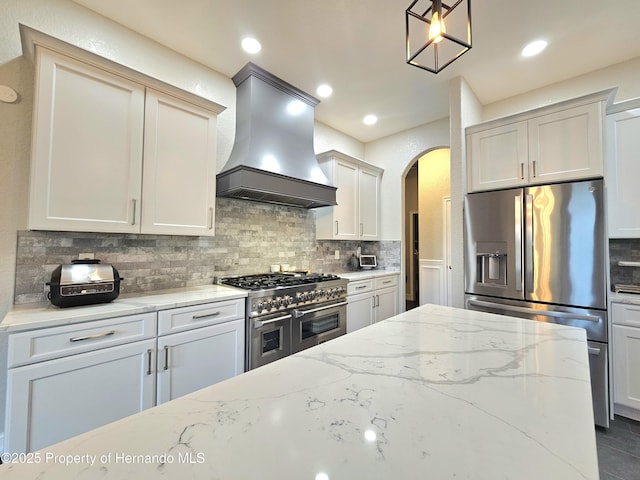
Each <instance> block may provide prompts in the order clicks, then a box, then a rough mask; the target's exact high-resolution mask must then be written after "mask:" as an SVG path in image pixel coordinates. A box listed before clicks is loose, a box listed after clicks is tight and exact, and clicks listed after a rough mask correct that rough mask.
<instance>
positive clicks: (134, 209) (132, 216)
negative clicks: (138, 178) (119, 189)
mask: <svg viewBox="0 0 640 480" xmlns="http://www.w3.org/2000/svg"><path fill="white" fill-rule="evenodd" d="M136 204H137V200H136V199H135V198H132V199H131V209H132V210H133V214H132V215H131V225H135V224H136Z"/></svg>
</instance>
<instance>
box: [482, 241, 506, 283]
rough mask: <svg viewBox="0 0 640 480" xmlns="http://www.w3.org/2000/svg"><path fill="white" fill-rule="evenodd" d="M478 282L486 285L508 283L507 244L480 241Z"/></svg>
mask: <svg viewBox="0 0 640 480" xmlns="http://www.w3.org/2000/svg"><path fill="white" fill-rule="evenodd" d="M476 252H477V253H476V262H477V266H476V273H477V279H476V282H477V283H480V284H485V285H494V286H504V285H506V284H507V253H506V252H507V245H506V243H505V244H502V242H496V243H494V242H491V243H478V245H477V251H476Z"/></svg>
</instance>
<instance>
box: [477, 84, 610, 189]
mask: <svg viewBox="0 0 640 480" xmlns="http://www.w3.org/2000/svg"><path fill="white" fill-rule="evenodd" d="M612 92H613V91H611V90H607V91H604V92H599V93H595V94H592V95H588V96H585V97H581V98H578V99H575V100H570V101H566V102H563V103H561V104H557V105H553V106H550V107H545V108H540V109H537V110H535V111H532V112H527V113H523V114H520V115H516V116H513V117H509V118H504V119H500V120H496V121H492V122H488V123H486V124H481V125H476V126H473V127H469V128H468V129H467V171H468V173H469V175H468V190H469V191H470V192H473V191H481V190H496V189H500V188H511V187H518V186H524V185H536V184H543V183H554V182H561V181H568V180H579V179H583V178H594V177H602V176H603V174H604V108H605V103H606V102H607V101H608V100H609V98H610V97H611V95H612Z"/></svg>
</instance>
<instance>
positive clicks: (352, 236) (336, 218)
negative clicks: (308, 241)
mask: <svg viewBox="0 0 640 480" xmlns="http://www.w3.org/2000/svg"><path fill="white" fill-rule="evenodd" d="M318 162H319V163H320V168H321V169H322V171H323V172H324V173H325V175H326V176H327V178H328V179H329V182H330V183H331V184H332V185H333V186H335V187H336V188H337V190H336V202H337V203H338V205H336V206H333V207H322V208H317V209H316V210H315V211H316V238H318V239H331V240H379V239H380V180H381V178H382V173H383V170H382V169H381V168H378V167H375V166H374V165H370V164H368V163H365V162H363V161H361V160H358V159H356V158H353V157H350V156H348V155H345V154H343V153H340V152H337V151H335V150H331V151H329V152H325V153H321V154H320V155H318Z"/></svg>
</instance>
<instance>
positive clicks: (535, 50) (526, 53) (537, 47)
mask: <svg viewBox="0 0 640 480" xmlns="http://www.w3.org/2000/svg"><path fill="white" fill-rule="evenodd" d="M545 48H547V42H545V41H544V40H536V41H534V42H531V43H529V44H527V45H526V46H525V47H524V48H523V49H522V56H523V57H533V56H534V55H538V54H539V53H540V52H541V51H543V50H544V49H545Z"/></svg>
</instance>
